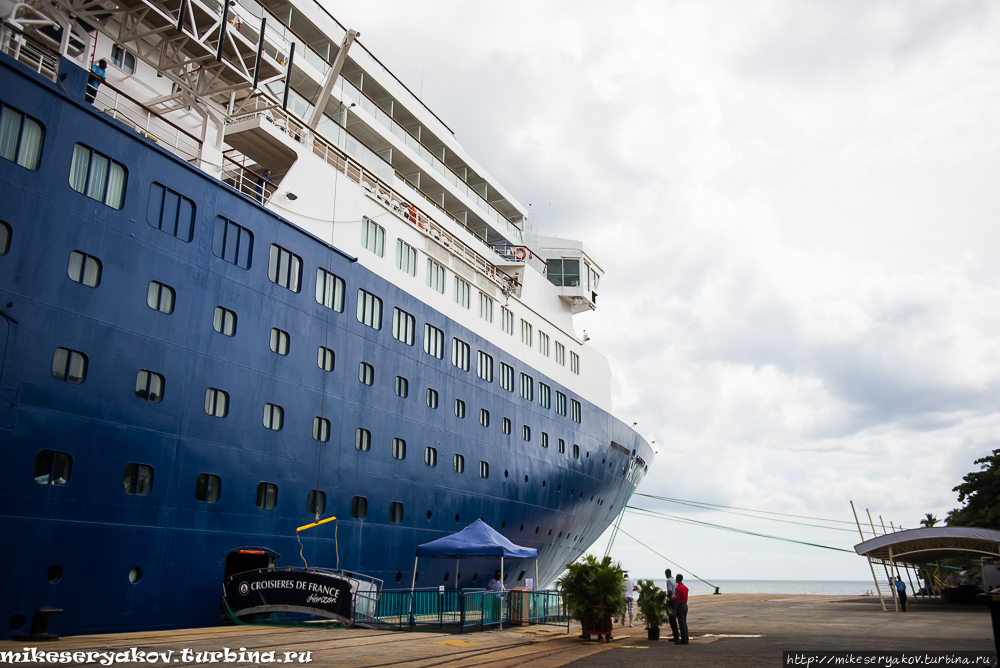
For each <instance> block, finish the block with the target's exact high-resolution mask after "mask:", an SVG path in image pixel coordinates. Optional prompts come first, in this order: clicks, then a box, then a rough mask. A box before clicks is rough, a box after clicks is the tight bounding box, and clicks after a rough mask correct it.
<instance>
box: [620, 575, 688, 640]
mask: <svg viewBox="0 0 1000 668" xmlns="http://www.w3.org/2000/svg"><path fill="white" fill-rule="evenodd" d="M663 574H664V575H665V576H666V577H667V618H668V619H669V621H670V631H671V632H672V633H673V637H672V638H670V642H673V643H677V644H678V645H687V644H688V625H687V614H688V588H687V585H686V584H684V576H683V575H681V574H680V573H678V574H677V579H676V581H675V580H674V578H673V575H672V573H671V570H670V569H669V568H668V569H667V570H666V571H664V573H663ZM636 596H637V594H636V590H635V580H633V579H632V578H630V577H629V575H628V572H626V573H625V604H626V606H627V608H626V613H625V614H626V615H628V624H626V623H625V618H624V617H622V626H632V620H633V619H634V618H635V599H636Z"/></svg>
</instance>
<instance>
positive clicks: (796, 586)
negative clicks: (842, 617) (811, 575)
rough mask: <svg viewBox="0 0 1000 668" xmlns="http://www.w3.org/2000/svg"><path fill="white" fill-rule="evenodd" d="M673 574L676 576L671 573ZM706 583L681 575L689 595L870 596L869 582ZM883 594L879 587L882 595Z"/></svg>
mask: <svg viewBox="0 0 1000 668" xmlns="http://www.w3.org/2000/svg"><path fill="white" fill-rule="evenodd" d="M675 575H676V574H675ZM653 582H654V583H655V584H656V585H657V586H658V587H660V588H664V587H666V584H667V583H666V580H664V579H662V578H661V579H659V580H653ZM708 582H709V583H711V584H707V583H706V582H703V581H701V580H697V579H695V578H694V577H693V576H691V575H688V574H687V573H685V574H684V584H686V585H687V587H688V589H689V590H690V594H691V596H703V595H705V594H714V593H715V588H716V587H718V588H719V593H721V594H823V595H827V596H841V595H844V596H863V595H865V594H866V593H874V591H875V583H874V582H873V581H872V580H867V581H863V580H712V579H709V580H708ZM886 592H887V589H886V587H884V586H883V588H882V593H883V594H885V593H886Z"/></svg>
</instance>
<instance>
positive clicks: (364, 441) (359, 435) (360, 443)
mask: <svg viewBox="0 0 1000 668" xmlns="http://www.w3.org/2000/svg"><path fill="white" fill-rule="evenodd" d="M354 447H355V448H357V449H358V450H360V451H361V452H368V451H369V450H371V447H372V433H371V432H370V431H368V430H367V429H362V428H360V427H358V429H357V431H355V432H354Z"/></svg>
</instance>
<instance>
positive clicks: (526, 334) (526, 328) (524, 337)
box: [521, 320, 533, 348]
mask: <svg viewBox="0 0 1000 668" xmlns="http://www.w3.org/2000/svg"><path fill="white" fill-rule="evenodd" d="M531 332H532V330H531V323H530V322H528V321H526V320H521V343H523V344H524V345H526V346H528V347H529V348H530V347H531V342H532V340H533V339H532V336H531Z"/></svg>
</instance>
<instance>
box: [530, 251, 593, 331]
mask: <svg viewBox="0 0 1000 668" xmlns="http://www.w3.org/2000/svg"><path fill="white" fill-rule="evenodd" d="M525 244H526V245H527V246H528V247H529V248H531V251H532V253H533V254H534V255H537V256H538V259H540V260H541V261H542V262H544V264H545V277H546V278H548V279H549V283H551V284H552V285H554V286H556V287H557V288H559V290H558V293H559V298H560V299H562V300H563V301H564V302H566V303H568V304H569V306H570V308H571V309H572V312H573V314H574V315H576V314H577V313H582V312H584V311H590V310H593V309H596V308H597V292H598V288H599V287H600V282H601V276H603V275H604V271H603V270H602V269H601V268H600V266H599V265H598V264H597V262H595V261H594V259H593V258H592V257H591V255H590V253H589V251H588V250H587V249H586V248H585V247H584V245H583V242H581V241H573V240H570V239H560V238H558V237H543V236H537V235H526V236H525Z"/></svg>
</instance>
